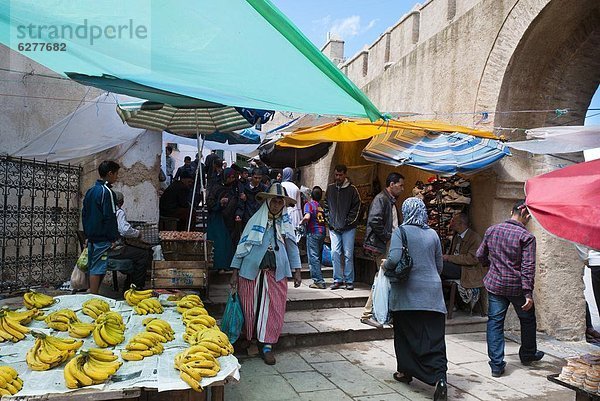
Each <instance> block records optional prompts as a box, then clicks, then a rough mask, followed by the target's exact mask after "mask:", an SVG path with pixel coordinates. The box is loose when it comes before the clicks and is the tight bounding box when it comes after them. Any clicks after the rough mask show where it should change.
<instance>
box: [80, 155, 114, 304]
mask: <svg viewBox="0 0 600 401" xmlns="http://www.w3.org/2000/svg"><path fill="white" fill-rule="evenodd" d="M119 169H120V166H119V165H118V164H117V163H115V162H114V161H112V160H105V161H103V162H102V163H100V166H98V175H100V179H99V180H97V181H96V184H95V185H94V186H93V187H91V188H90V189H88V191H87V192H86V194H85V198H84V199H83V210H82V212H81V220H82V223H83V232H84V233H85V236H86V238H87V240H88V245H87V246H88V266H89V268H88V273H89V275H90V293H92V294H98V290H99V289H100V284H101V283H102V279H103V278H104V275H105V274H106V267H107V265H108V250H109V249H110V248H111V247H112V245H113V243H114V242H115V241H116V240H117V239H118V238H119V230H118V228H117V216H116V211H117V208H116V201H115V196H114V194H113V192H112V190H111V187H112V184H114V183H115V182H116V181H117V179H118V178H119Z"/></svg>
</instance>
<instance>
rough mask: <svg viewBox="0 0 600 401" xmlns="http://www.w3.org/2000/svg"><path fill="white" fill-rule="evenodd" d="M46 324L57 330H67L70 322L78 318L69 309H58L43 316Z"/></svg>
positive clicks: (76, 320)
mask: <svg viewBox="0 0 600 401" xmlns="http://www.w3.org/2000/svg"><path fill="white" fill-rule="evenodd" d="M44 321H45V322H46V325H47V326H48V327H50V328H51V329H54V330H58V331H68V330H69V326H70V325H71V324H72V323H77V322H79V318H78V317H77V315H76V314H75V312H73V311H72V310H71V309H60V310H57V311H55V312H52V313H51V314H49V315H48V316H46V317H45V318H44Z"/></svg>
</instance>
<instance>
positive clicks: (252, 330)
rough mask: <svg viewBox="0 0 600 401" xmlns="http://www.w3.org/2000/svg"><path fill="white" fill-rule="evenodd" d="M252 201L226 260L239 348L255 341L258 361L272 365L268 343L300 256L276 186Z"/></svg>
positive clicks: (280, 190)
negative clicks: (237, 313) (238, 318)
mask: <svg viewBox="0 0 600 401" xmlns="http://www.w3.org/2000/svg"><path fill="white" fill-rule="evenodd" d="M256 198H257V199H259V200H265V202H264V203H263V204H262V206H261V207H260V209H258V211H257V212H256V213H255V214H254V215H253V216H252V217H251V218H250V220H249V221H248V223H247V224H246V227H245V228H244V232H243V233H242V237H241V239H240V242H239V244H238V246H237V249H236V252H235V256H234V258H233V261H232V262H231V267H232V268H233V275H232V277H231V286H232V289H233V290H234V291H235V290H237V291H238V294H239V297H240V303H241V305H242V311H243V313H244V328H243V334H244V337H245V338H246V340H247V341H246V344H244V345H245V346H246V347H248V346H251V344H252V343H254V342H255V340H256V341H258V343H259V345H260V346H261V349H260V354H261V356H262V358H263V360H264V361H265V363H266V364H268V365H274V364H275V356H274V353H273V345H274V344H276V343H277V341H278V340H279V335H280V334H281V329H282V327H283V316H284V314H285V307H286V301H287V288H288V277H292V271H294V286H295V287H298V286H300V284H301V282H302V278H301V276H300V268H301V264H300V253H299V251H298V246H297V245H296V239H295V233H294V227H292V225H291V224H290V220H289V216H288V214H287V210H286V208H285V205H286V203H287V204H293V203H294V199H292V198H290V197H288V196H287V194H286V193H285V189H284V188H283V187H282V186H281V184H279V183H275V184H273V185H271V187H270V188H269V191H268V192H259V193H258V194H257V195H256ZM249 354H250V352H249Z"/></svg>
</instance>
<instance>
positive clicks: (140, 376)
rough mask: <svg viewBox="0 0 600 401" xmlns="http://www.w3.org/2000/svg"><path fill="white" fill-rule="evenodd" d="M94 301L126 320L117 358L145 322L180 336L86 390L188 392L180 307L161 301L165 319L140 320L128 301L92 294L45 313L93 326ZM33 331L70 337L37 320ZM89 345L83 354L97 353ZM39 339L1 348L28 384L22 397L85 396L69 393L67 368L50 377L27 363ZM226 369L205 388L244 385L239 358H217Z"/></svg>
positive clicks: (87, 341) (3, 361) (65, 298)
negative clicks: (88, 309) (65, 312)
mask: <svg viewBox="0 0 600 401" xmlns="http://www.w3.org/2000/svg"><path fill="white" fill-rule="evenodd" d="M91 298H101V299H103V300H104V301H106V302H108V304H109V305H110V307H111V310H113V311H118V312H119V313H120V314H121V315H122V316H123V322H124V323H125V327H126V329H125V341H123V342H122V343H121V344H118V345H117V346H115V347H112V348H108V349H111V350H112V351H113V352H114V353H115V354H116V355H118V356H120V354H121V350H123V349H125V346H126V345H127V343H128V342H129V340H130V339H131V338H132V337H133V336H135V335H136V334H137V333H139V332H141V331H144V325H143V323H142V321H143V320H144V319H145V318H147V317H150V316H153V317H158V318H160V319H163V320H165V321H167V322H169V324H170V325H171V327H172V328H173V330H174V331H175V333H176V334H175V339H174V340H173V341H170V342H168V343H166V344H163V346H164V349H165V350H164V352H163V353H162V354H160V355H153V356H151V357H146V358H144V359H142V360H141V361H134V362H127V361H124V362H123V365H122V366H121V368H119V370H118V371H117V372H116V373H115V374H114V375H113V376H112V377H111V378H110V379H109V380H108V381H107V382H106V383H103V384H98V385H95V386H86V387H83V389H86V390H89V389H97V390H99V391H101V390H120V389H130V388H133V387H146V388H155V389H157V390H158V391H159V392H160V391H169V390H183V389H188V388H190V386H188V385H187V384H186V383H185V382H184V381H183V380H181V378H180V377H179V371H178V370H176V369H175V367H174V359H175V355H176V354H177V353H179V352H181V351H183V350H184V349H186V348H188V347H189V344H187V343H186V342H185V341H184V340H183V336H182V334H183V333H184V332H185V326H184V324H183V322H182V321H181V315H180V314H179V313H177V311H176V310H175V308H174V305H175V304H174V303H172V302H168V301H166V298H165V297H162V296H161V297H159V299H160V301H161V303H162V304H163V307H164V312H163V313H161V314H150V315H143V316H141V315H137V314H135V313H134V312H133V308H132V307H131V306H129V305H128V304H127V303H126V302H125V301H115V300H114V299H110V298H106V297H102V296H99V295H92V294H75V295H62V296H58V297H56V299H57V302H55V303H54V304H53V305H51V306H50V307H48V308H44V309H43V310H44V311H45V313H46V314H49V313H51V312H54V311H57V310H60V309H65V308H66V309H71V310H73V311H75V312H76V314H77V317H78V318H79V320H81V321H82V322H86V323H91V322H93V319H92V318H91V317H89V316H87V315H85V314H83V312H82V311H81V309H82V305H83V303H84V302H85V301H87V300H88V299H91ZM28 327H29V328H30V329H31V330H32V331H37V332H43V333H45V334H52V335H53V336H56V337H68V333H66V332H59V331H56V330H53V329H49V328H48V327H47V326H46V324H45V323H44V322H43V321H37V320H33V321H32V322H31V323H30V324H29V325H28ZM82 340H83V345H82V347H81V348H80V350H85V349H89V348H96V347H97V345H96V343H95V342H94V340H93V338H92V336H89V337H87V338H83V339H82ZM34 342H35V338H34V337H33V336H31V335H27V336H26V338H25V339H23V340H21V341H19V342H17V343H3V344H0V365H10V366H12V367H13V368H14V369H15V370H16V371H17V372H18V373H19V377H21V379H23V388H22V389H21V391H19V392H18V393H17V394H16V396H19V397H21V396H39V395H44V394H50V393H67V392H73V391H79V390H81V389H77V390H72V389H69V388H67V386H66V385H65V379H64V373H63V369H64V364H63V365H61V366H59V367H56V368H54V369H50V370H46V371H33V370H31V369H30V368H29V366H28V365H27V363H26V362H25V355H26V353H27V351H28V350H29V349H30V348H32V347H33V345H34ZM217 359H218V361H219V364H220V366H221V370H220V371H219V373H218V374H217V375H216V376H215V377H208V378H206V377H205V378H203V379H202V381H201V382H200V385H201V386H202V387H207V386H209V385H211V384H224V383H227V382H230V381H239V379H240V372H239V369H240V364H239V363H238V360H237V358H236V357H235V356H233V355H227V356H222V357H219V358H217Z"/></svg>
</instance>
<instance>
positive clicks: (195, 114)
mask: <svg viewBox="0 0 600 401" xmlns="http://www.w3.org/2000/svg"><path fill="white" fill-rule="evenodd" d="M194 116H195V118H196V146H197V148H198V166H196V176H195V177H194V189H193V191H192V205H191V207H190V216H189V218H188V227H187V230H188V231H190V229H191V227H192V215H193V214H194V201H195V200H196V187H197V186H198V174H199V172H200V170H201V166H202V164H201V161H202V157H201V149H200V132H199V128H198V109H194ZM200 185H202V179H200Z"/></svg>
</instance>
